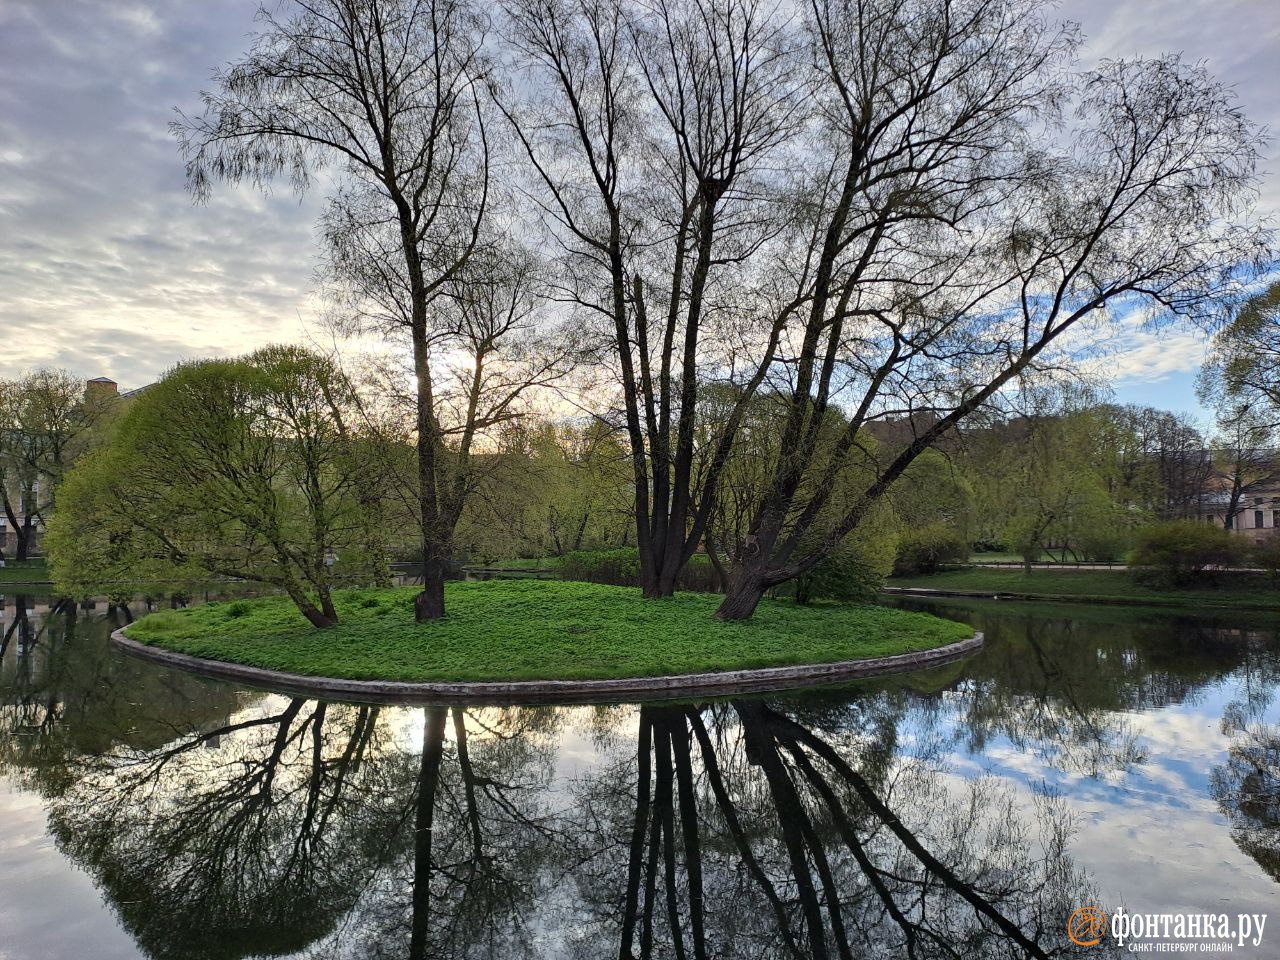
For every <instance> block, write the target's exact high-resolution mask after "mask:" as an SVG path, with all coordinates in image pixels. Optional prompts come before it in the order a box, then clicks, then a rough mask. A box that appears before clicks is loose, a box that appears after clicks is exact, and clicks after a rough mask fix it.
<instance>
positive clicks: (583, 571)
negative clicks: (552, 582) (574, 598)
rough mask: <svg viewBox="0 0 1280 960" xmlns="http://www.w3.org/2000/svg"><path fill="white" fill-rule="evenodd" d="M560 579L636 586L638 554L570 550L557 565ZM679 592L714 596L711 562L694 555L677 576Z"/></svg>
mask: <svg viewBox="0 0 1280 960" xmlns="http://www.w3.org/2000/svg"><path fill="white" fill-rule="evenodd" d="M560 579H562V580H581V581H583V582H586V583H603V584H607V585H609V586H614V587H638V586H640V551H639V550H637V549H635V548H634V547H632V548H628V549H620V550H574V551H573V552H571V553H566V554H565V555H564V557H563V558H562V559H561V561H560ZM678 586H679V589H681V590H693V591H696V592H699V593H717V592H719V590H720V577H719V575H718V574H717V573H716V570H715V567H714V566H712V564H711V558H710V557H707V556H705V555H704V554H694V555H693V556H692V557H690V558H689V563H688V564H687V565H686V566H685V568H684V571H683V572H682V573H681V574H680V582H679V584H678Z"/></svg>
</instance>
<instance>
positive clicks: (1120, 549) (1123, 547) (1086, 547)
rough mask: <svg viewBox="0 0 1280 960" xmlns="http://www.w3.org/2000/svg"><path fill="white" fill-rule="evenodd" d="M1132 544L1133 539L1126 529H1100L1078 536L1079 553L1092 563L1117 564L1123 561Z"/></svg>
mask: <svg viewBox="0 0 1280 960" xmlns="http://www.w3.org/2000/svg"><path fill="white" fill-rule="evenodd" d="M1132 544H1133V538H1132V537H1131V535H1130V533H1129V530H1128V529H1127V528H1126V527H1123V526H1114V527H1112V528H1110V529H1101V528H1100V529H1095V530H1091V531H1089V532H1088V533H1085V534H1082V535H1081V536H1080V542H1079V553H1080V556H1082V557H1083V558H1084V559H1086V560H1089V561H1092V562H1093V563H1117V562H1119V561H1121V560H1123V559H1124V555H1125V553H1126V552H1128V550H1129V548H1130V547H1131V546H1132Z"/></svg>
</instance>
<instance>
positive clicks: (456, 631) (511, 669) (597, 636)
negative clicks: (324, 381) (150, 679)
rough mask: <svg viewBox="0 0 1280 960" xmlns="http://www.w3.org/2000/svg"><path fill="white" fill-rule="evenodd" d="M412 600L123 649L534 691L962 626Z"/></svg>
mask: <svg viewBox="0 0 1280 960" xmlns="http://www.w3.org/2000/svg"><path fill="white" fill-rule="evenodd" d="M416 592H417V591H416V590H415V588H412V587H406V588H396V589H389V590H343V591H339V592H338V593H337V595H336V598H335V601H336V604H337V607H338V613H339V618H340V620H341V622H340V623H339V624H338V626H336V627H333V628H331V629H328V630H315V629H313V628H312V627H310V626H309V625H308V624H307V623H306V621H305V620H303V618H302V616H301V615H300V614H299V613H298V612H297V610H296V609H295V608H294V607H293V605H292V604H291V603H290V602H289V600H288V599H286V598H283V597H268V598H263V599H257V600H238V601H234V602H231V603H210V604H206V605H204V606H199V607H192V608H190V609H186V610H163V611H160V612H157V613H153V614H150V615H149V616H146V617H143V618H142V619H140V620H138V621H137V622H136V623H134V624H132V625H131V626H129V627H128V629H127V630H126V633H127V634H128V636H129V637H130V638H132V639H134V640H139V641H141V642H143V643H148V644H154V645H157V646H161V647H164V648H166V649H168V650H176V651H179V652H181V653H188V654H193V655H195V656H199V657H207V658H211V659H215V660H226V661H231V662H233V663H244V664H249V665H252V666H255V667H266V668H268V669H272V670H285V671H288V672H291V673H300V674H306V675H310V676H327V677H342V678H346V679H359V680H373V679H377V680H410V681H432V680H499V681H501V680H535V679H544V680H545V679H557V680H559V679H573V680H578V679H581V680H585V679H593V680H594V679H604V678H610V677H638V676H661V675H663V674H675V673H691V672H698V671H712V670H734V669H741V668H746V667H772V666H782V665H786V664H802V663H829V662H832V661H836V660H854V659H861V658H865V657H878V656H885V655H889V654H895V653H903V652H906V651H911V650H925V649H929V648H932V647H937V646H941V645H943V644H947V643H952V642H954V641H956V640H962V639H965V638H966V637H969V636H972V635H973V629H972V628H971V627H969V626H966V625H965V624H961V623H954V622H952V621H950V620H942V619H940V618H938V617H933V616H930V615H928V614H919V613H909V612H906V611H901V610H891V609H888V608H885V607H855V606H835V605H831V606H821V607H816V606H815V607H799V606H796V605H794V604H792V603H790V602H786V601H777V600H766V601H763V602H762V603H761V604H760V607H759V609H758V611H757V613H756V616H755V617H754V618H753V619H752V620H751V621H749V622H747V623H719V622H717V621H715V620H713V619H712V618H711V615H712V613H713V612H714V610H715V608H716V606H717V605H718V604H719V602H720V598H719V597H715V596H706V595H700V594H679V595H677V596H675V597H673V598H671V599H668V600H645V599H643V598H642V597H641V596H640V593H639V591H637V590H632V589H628V588H625V587H607V586H601V585H598V584H588V583H568V582H560V581H542V582H538V581H528V580H514V581H513V580H491V581H487V582H483V583H450V584H449V585H448V587H447V589H446V603H447V606H448V610H449V615H448V617H446V618H445V620H443V621H440V622H437V623H430V624H416V623H414V621H413V597H414V594H415V593H416Z"/></svg>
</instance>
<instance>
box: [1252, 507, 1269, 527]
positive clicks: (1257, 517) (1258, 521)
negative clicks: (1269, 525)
mask: <svg viewBox="0 0 1280 960" xmlns="http://www.w3.org/2000/svg"><path fill="white" fill-rule="evenodd" d="M1265 526H1266V524H1265V523H1264V522H1263V514H1262V511H1261V510H1255V511H1253V529H1255V530H1261V529H1262V528H1263V527H1265Z"/></svg>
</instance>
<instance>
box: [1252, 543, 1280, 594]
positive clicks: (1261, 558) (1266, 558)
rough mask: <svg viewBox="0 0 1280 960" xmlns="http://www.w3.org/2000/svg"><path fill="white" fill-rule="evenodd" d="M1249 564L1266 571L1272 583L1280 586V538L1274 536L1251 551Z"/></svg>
mask: <svg viewBox="0 0 1280 960" xmlns="http://www.w3.org/2000/svg"><path fill="white" fill-rule="evenodd" d="M1249 562H1250V563H1252V564H1253V565H1254V566H1255V567H1261V568H1262V569H1263V570H1265V571H1266V573H1267V575H1268V576H1269V577H1270V578H1271V580H1272V582H1273V583H1275V584H1277V585H1280V536H1272V537H1269V538H1268V539H1266V540H1263V541H1262V542H1261V543H1259V544H1257V545H1256V546H1254V548H1253V549H1252V550H1250V551H1249Z"/></svg>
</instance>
